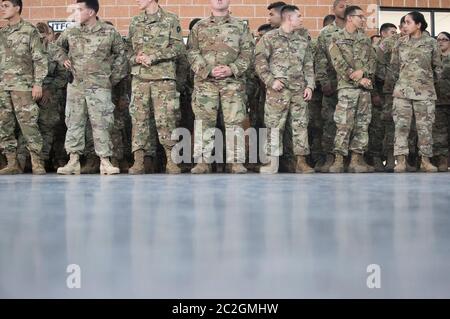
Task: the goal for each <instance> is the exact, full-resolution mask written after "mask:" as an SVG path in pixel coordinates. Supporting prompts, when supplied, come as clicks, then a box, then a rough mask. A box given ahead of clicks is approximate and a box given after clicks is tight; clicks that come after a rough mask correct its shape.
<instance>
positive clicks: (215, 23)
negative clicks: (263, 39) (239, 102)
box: [188, 15, 254, 82]
mask: <svg viewBox="0 0 450 319" xmlns="http://www.w3.org/2000/svg"><path fill="white" fill-rule="evenodd" d="M253 49H254V42H253V37H252V35H251V33H250V31H249V29H248V26H247V25H245V24H244V21H242V20H240V19H237V18H234V17H231V16H230V15H226V16H224V17H215V16H210V17H209V18H206V19H203V20H201V21H199V22H197V24H196V25H195V26H194V28H193V29H192V31H191V33H190V36H189V47H188V60H189V63H190V64H191V68H192V70H193V71H194V73H195V78H196V80H206V79H207V78H208V76H209V75H210V73H211V71H212V69H213V68H214V67H216V66H218V65H227V66H229V67H230V68H231V70H232V72H233V75H232V76H231V77H228V78H227V79H226V81H235V80H238V81H241V82H242V81H244V80H245V77H244V74H245V72H246V71H247V69H248V68H249V67H250V64H251V59H252V55H253Z"/></svg>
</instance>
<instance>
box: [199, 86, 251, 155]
mask: <svg viewBox="0 0 450 319" xmlns="http://www.w3.org/2000/svg"><path fill="white" fill-rule="evenodd" d="M243 94H245V91H244V85H243V84H242V83H241V82H238V81H232V82H231V81H229V80H218V81H215V80H210V81H209V80H206V81H199V82H196V83H195V87H194V92H193V94H192V109H193V111H194V115H195V130H194V132H195V134H199V133H200V132H201V133H202V138H201V143H199V142H198V141H199V139H198V138H195V141H196V142H195V144H194V157H195V158H196V160H197V159H198V158H199V157H200V156H203V159H204V160H205V161H206V162H208V163H210V162H212V160H211V158H212V148H211V147H210V146H211V145H213V143H214V135H213V134H211V132H212V131H213V130H214V128H215V126H216V124H217V118H218V115H219V114H220V110H221V111H222V114H221V115H222V116H223V123H224V126H225V132H223V133H226V132H230V133H234V136H235V137H236V138H237V139H238V140H239V139H241V140H243V139H244V136H243V123H244V120H245V118H246V110H245V97H244V96H243ZM199 125H201V130H200V127H199ZM223 135H224V136H226V134H223ZM233 140H234V138H233ZM226 162H227V163H235V162H239V163H244V162H245V145H242V144H241V143H239V142H238V143H234V142H233V143H231V142H230V143H226Z"/></svg>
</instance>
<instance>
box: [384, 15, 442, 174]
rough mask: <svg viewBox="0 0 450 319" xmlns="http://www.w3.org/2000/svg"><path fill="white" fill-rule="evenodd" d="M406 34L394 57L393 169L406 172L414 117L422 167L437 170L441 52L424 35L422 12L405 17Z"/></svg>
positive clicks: (432, 40)
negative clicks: (436, 121)
mask: <svg viewBox="0 0 450 319" xmlns="http://www.w3.org/2000/svg"><path fill="white" fill-rule="evenodd" d="M405 22H406V24H405V29H406V34H407V35H406V36H404V37H402V38H400V39H399V41H398V42H397V43H396V45H395V47H394V49H393V52H392V58H391V65H392V71H393V76H394V80H395V82H396V83H395V87H394V91H393V92H394V93H393V96H394V105H393V117H394V123H395V143H394V155H395V156H396V159H397V165H396V166H395V168H394V172H396V173H403V172H405V171H406V156H407V155H408V153H409V148H408V135H409V133H410V129H411V122H412V121H413V118H414V119H415V123H416V128H417V134H418V147H419V155H420V156H421V157H422V159H421V165H420V170H421V171H423V172H436V171H437V168H436V167H435V166H433V165H432V164H431V163H430V158H431V157H432V156H433V137H432V129H433V123H434V116H435V115H434V112H435V102H436V99H437V96H436V90H435V87H434V83H436V82H438V81H439V78H440V75H441V71H442V61H441V54H440V50H439V47H438V44H437V41H436V40H435V39H433V38H432V37H430V36H428V35H426V34H424V31H425V29H426V28H427V26H428V24H427V22H426V21H425V18H424V16H423V14H421V13H420V12H418V11H412V12H410V13H408V14H407V15H406V17H405Z"/></svg>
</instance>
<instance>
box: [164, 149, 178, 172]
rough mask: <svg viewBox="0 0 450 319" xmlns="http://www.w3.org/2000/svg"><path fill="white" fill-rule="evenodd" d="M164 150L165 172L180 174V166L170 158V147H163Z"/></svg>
mask: <svg viewBox="0 0 450 319" xmlns="http://www.w3.org/2000/svg"><path fill="white" fill-rule="evenodd" d="M164 150H165V152H166V160H167V163H166V174H181V168H179V167H178V165H177V164H176V163H175V162H174V161H173V159H172V147H170V148H169V147H167V148H165V149H164Z"/></svg>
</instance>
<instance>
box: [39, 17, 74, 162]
mask: <svg viewBox="0 0 450 319" xmlns="http://www.w3.org/2000/svg"><path fill="white" fill-rule="evenodd" d="M37 28H38V30H39V32H40V33H41V36H42V41H43V44H44V47H45V48H46V50H47V56H48V74H47V77H46V78H45V79H44V83H43V85H44V87H43V94H42V99H41V100H40V101H39V129H40V131H41V134H42V139H43V147H42V159H43V160H44V161H46V162H47V167H49V168H50V169H53V167H52V166H53V165H50V164H51V163H50V159H51V158H50V155H51V154H50V153H51V151H52V150H53V151H54V153H55V156H56V155H58V156H60V153H61V152H62V151H63V150H57V149H56V147H55V146H56V144H55V142H56V138H57V133H59V130H58V128H59V127H61V126H62V125H64V124H63V123H64V117H62V116H61V113H63V112H64V105H65V100H66V96H65V94H66V86H67V80H68V72H67V70H66V69H65V68H64V67H63V66H61V65H60V64H59V63H58V61H56V60H55V56H56V54H57V52H58V48H57V46H56V44H55V43H54V41H53V31H52V30H51V29H50V28H49V27H48V25H47V24H45V23H42V22H41V23H38V24H37ZM64 135H65V134H64ZM55 164H57V163H56V162H55Z"/></svg>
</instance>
